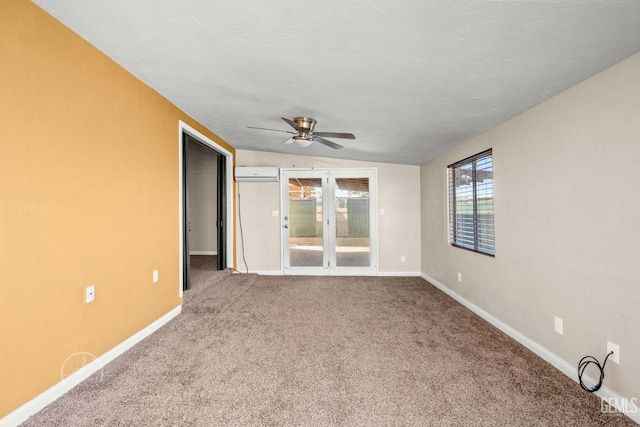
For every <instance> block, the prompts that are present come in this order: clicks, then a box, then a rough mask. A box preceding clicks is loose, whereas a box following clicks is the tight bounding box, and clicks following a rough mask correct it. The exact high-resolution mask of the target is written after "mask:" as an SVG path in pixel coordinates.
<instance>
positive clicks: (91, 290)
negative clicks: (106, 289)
mask: <svg viewBox="0 0 640 427" xmlns="http://www.w3.org/2000/svg"><path fill="white" fill-rule="evenodd" d="M95 299H96V287H95V286H94V285H91V286H87V289H85V292H84V302H86V303H90V302H93V300H95Z"/></svg>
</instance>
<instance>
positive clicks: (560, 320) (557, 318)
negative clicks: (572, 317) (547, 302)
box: [553, 316, 563, 335]
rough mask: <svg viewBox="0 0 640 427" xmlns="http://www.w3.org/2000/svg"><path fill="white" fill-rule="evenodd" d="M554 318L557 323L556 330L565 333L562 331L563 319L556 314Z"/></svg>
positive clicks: (555, 323)
mask: <svg viewBox="0 0 640 427" xmlns="http://www.w3.org/2000/svg"><path fill="white" fill-rule="evenodd" d="M553 320H554V325H555V331H556V332H557V333H559V334H560V335H562V334H563V331H562V319H561V318H559V317H558V316H555V317H554V318H553Z"/></svg>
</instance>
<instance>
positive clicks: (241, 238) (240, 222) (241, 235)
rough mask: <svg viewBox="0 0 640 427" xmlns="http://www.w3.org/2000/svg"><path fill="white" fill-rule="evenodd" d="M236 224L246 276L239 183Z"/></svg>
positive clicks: (247, 267)
mask: <svg viewBox="0 0 640 427" xmlns="http://www.w3.org/2000/svg"><path fill="white" fill-rule="evenodd" d="M238 224H240V242H241V243H242V260H243V261H244V268H246V270H247V274H249V266H248V265H247V259H246V258H245V257H244V234H243V233H242V212H241V211H240V183H238ZM236 271H238V270H236Z"/></svg>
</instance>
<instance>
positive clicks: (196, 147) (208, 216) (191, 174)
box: [187, 143, 218, 255]
mask: <svg viewBox="0 0 640 427" xmlns="http://www.w3.org/2000/svg"><path fill="white" fill-rule="evenodd" d="M187 148H188V151H187V156H188V157H187V162H188V166H187V186H188V190H189V211H188V214H189V221H190V222H191V233H189V251H190V252H191V254H195V255H197V254H200V255H204V254H211V253H217V250H218V238H217V235H216V221H217V218H218V212H217V203H218V202H217V194H218V188H217V182H218V154H217V153H215V152H214V151H212V150H210V149H208V148H206V147H203V146H202V145H200V144H197V143H189V146H188V147H187Z"/></svg>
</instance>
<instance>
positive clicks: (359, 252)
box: [280, 169, 378, 275]
mask: <svg viewBox="0 0 640 427" xmlns="http://www.w3.org/2000/svg"><path fill="white" fill-rule="evenodd" d="M280 182H281V183H282V197H281V200H282V247H283V257H282V259H283V271H284V274H315V275H367V274H376V273H377V272H378V252H377V223H376V218H377V217H376V215H375V212H377V199H376V187H377V186H376V171H375V169H313V170H306V169H302V170H301V169H281V180H280Z"/></svg>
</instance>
